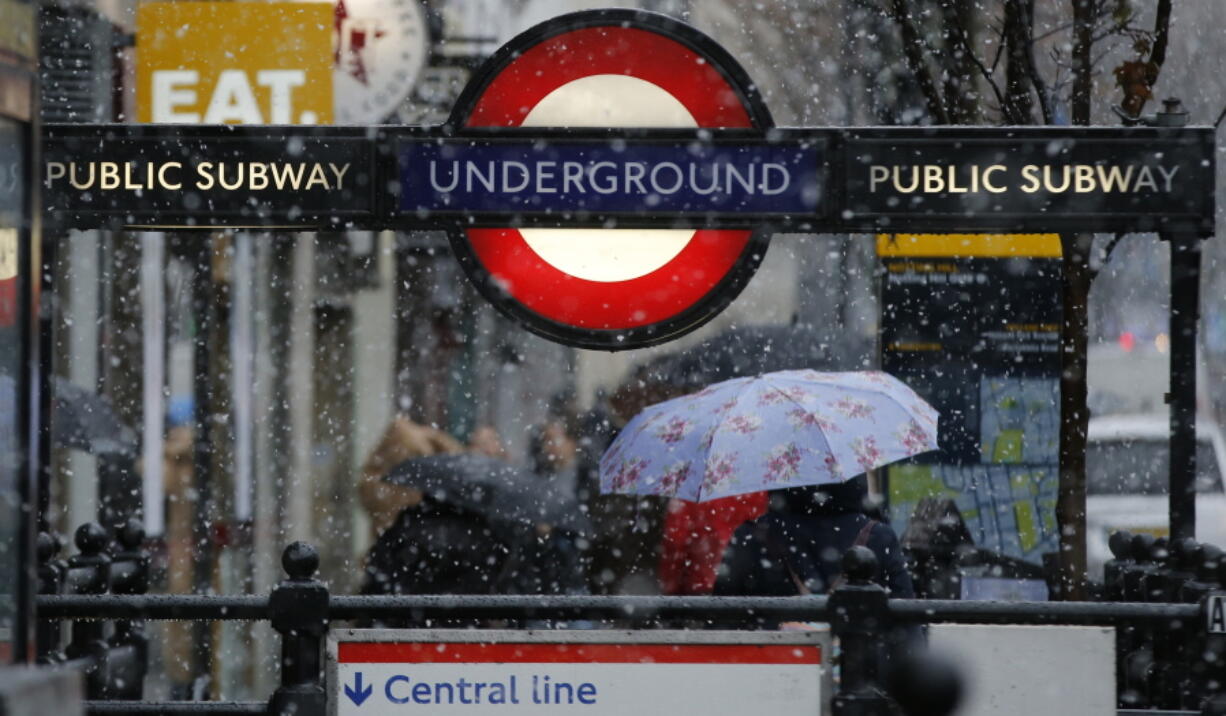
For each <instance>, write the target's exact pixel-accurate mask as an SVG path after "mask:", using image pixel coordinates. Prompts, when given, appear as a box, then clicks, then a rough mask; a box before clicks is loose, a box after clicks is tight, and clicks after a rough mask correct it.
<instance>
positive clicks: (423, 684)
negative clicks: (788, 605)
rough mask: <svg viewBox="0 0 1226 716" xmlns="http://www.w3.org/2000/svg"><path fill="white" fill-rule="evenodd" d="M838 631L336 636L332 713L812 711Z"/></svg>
mask: <svg viewBox="0 0 1226 716" xmlns="http://www.w3.org/2000/svg"><path fill="white" fill-rule="evenodd" d="M829 645H830V635H829V632H828V631H818V632H714V631H712V632H702V631H640V632H627V631H613V630H585V631H569V630H567V631H564V630H558V631H498V630H489V631H477V630H439V629H431V630H424V629H423V630H412V629H406V630H383V629H371V630H364V629H356V630H339V631H334V632H332V634H331V635H330V636H329V639H328V691H329V693H328V705H329V712H330V713H331V714H332V715H333V716H382V715H383V714H397V715H398V716H403V714H404V713H406V709H408V710H413V709H416V710H417V711H419V712H420V713H427V712H428V713H430V714H432V716H433V715H437V716H447V715H448V714H454V715H455V716H495V715H496V716H526V715H528V714H533V715H536V714H542V713H548V714H551V715H555V716H568V715H569V714H585V715H588V716H625V715H627V714H632V715H633V716H653V715H658V716H676V715H677V714H685V713H697V714H703V716H745V714H746V713H764V714H770V715H771V716H813V714H815V713H829V697H830V682H829V678H830V675H829V669H827V668H826V660H827V659H828V657H829V653H830V649H829Z"/></svg>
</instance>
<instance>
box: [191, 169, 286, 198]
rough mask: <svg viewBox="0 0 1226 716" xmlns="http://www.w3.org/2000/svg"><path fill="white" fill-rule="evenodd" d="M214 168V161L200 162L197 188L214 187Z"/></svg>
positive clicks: (206, 188) (197, 173)
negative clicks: (211, 172) (212, 172)
mask: <svg viewBox="0 0 1226 716" xmlns="http://www.w3.org/2000/svg"><path fill="white" fill-rule="evenodd" d="M212 170H213V162H200V163H199V164H198V165H196V175H197V176H199V177H200V178H199V179H197V180H196V188H197V189H200V190H203V191H207V190H209V189H212V188H213V175H212V174H210V173H209V172H210V171H212ZM295 188H297V187H295Z"/></svg>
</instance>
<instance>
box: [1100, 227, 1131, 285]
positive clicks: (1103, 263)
mask: <svg viewBox="0 0 1226 716" xmlns="http://www.w3.org/2000/svg"><path fill="white" fill-rule="evenodd" d="M1129 236H1131V234H1116V235H1115V236H1112V237H1111V240H1110V241H1108V242H1107V245H1106V246H1104V247H1102V249H1100V250H1099V252H1098V256H1099V261H1098V268H1096V269H1092V270H1091V271H1090V278H1091V279H1094V278H1097V277H1098V274H1099V272H1101V271H1102V270H1103V269H1105V268H1106V267H1107V264H1109V263H1110V262H1111V255H1112V254H1114V253H1115V247H1117V246H1119V245H1120V242H1121V241H1123V240H1124V239H1126V238H1128V237H1129Z"/></svg>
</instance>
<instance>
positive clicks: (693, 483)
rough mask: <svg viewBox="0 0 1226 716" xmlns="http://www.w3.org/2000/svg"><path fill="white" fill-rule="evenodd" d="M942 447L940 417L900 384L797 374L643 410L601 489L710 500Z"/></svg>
mask: <svg viewBox="0 0 1226 716" xmlns="http://www.w3.org/2000/svg"><path fill="white" fill-rule="evenodd" d="M936 447H937V412H936V410H934V409H933V408H932V406H930V405H928V403H926V402H924V401H923V399H921V398H920V397H919V396H918V395H916V394H915V392H914V391H912V390H911V389H910V388H908V387H907V386H906V385H904V384H903V383H902V382H901V381H899V380H898V379H897V378H894V377H893V376H890V375H887V374H885V373H881V372H876V371H862V372H851V373H821V372H818V371H813V370H788V371H780V372H777V373H766V374H764V375H760V376H757V377H755V378H737V379H734V380H728V381H724V382H722V383H716V384H714V385H711V386H708V387H707V388H705V389H703V390H702V391H701V392H698V393H695V394H693V395H687V396H684V397H681V398H674V399H673V400H669V401H666V402H663V403H659V404H658V405H653V406H651V407H650V408H647V409H646V410H644V411H643V412H641V413H639V414H638V415H637V416H635V417H634V419H633V420H631V421H630V423H629V424H627V425H626V428H625V429H624V430H622V432H621V434H620V435H618V437H617V440H615V441H614V442H613V444H612V445H611V446H609V449H608V450H607V451H606V452H605V454H604V457H602V458H601V460H600V488H601V491H602V492H604V493H619V494H632V495H660V496H663V497H676V498H679V499H683V500H689V501H691V502H706V501H708V500H714V499H717V498H720V497H728V496H729V495H740V494H744V493H747V492H756V491H759V490H779V489H783V488H787V487H799V486H801V485H822V484H831V483H838V482H842V481H844V480H847V479H849V478H852V477H855V476H856V475H859V474H861V473H863V472H865V471H867V470H871V469H873V468H875V467H881V466H882V465H888V464H889V463H892V462H895V461H897V460H902V459H903V458H907V457H911V456H913V455H918V454H919V453H922V452H927V451H928V450H935V449H936Z"/></svg>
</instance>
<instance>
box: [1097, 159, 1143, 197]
mask: <svg viewBox="0 0 1226 716" xmlns="http://www.w3.org/2000/svg"><path fill="white" fill-rule="evenodd" d="M1095 169H1097V170H1098V184H1099V186H1101V187H1102V189H1103V191H1127V190H1128V185H1129V184H1131V183H1132V172H1133V170H1134V169H1136V167H1134V166H1132V165H1131V164H1130V165H1128V169H1127V171H1124V170H1122V169H1121V168H1120V166H1119V165H1118V164H1117V165H1114V166H1112V167H1111V168H1110V169H1108V168H1107V167H1104V166H1102V165H1099V166H1097V167H1095Z"/></svg>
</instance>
